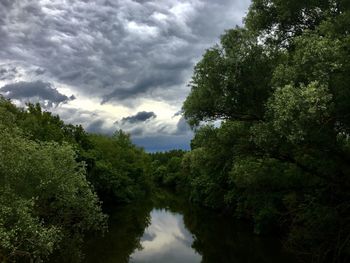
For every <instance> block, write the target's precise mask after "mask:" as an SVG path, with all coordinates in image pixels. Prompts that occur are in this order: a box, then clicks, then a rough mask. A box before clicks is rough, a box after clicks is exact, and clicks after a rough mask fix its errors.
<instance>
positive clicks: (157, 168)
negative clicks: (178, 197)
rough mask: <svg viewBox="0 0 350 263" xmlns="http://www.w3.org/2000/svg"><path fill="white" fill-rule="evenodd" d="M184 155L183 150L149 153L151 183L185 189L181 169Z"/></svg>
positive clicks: (184, 179)
mask: <svg viewBox="0 0 350 263" xmlns="http://www.w3.org/2000/svg"><path fill="white" fill-rule="evenodd" d="M184 154H185V151H183V150H171V151H168V152H155V153H151V154H150V159H151V161H152V165H151V166H152V173H151V176H152V179H153V181H154V182H155V183H156V184H157V185H159V186H166V187H173V188H180V187H181V188H183V187H185V182H186V178H185V175H184V174H183V173H182V168H181V163H182V159H183V156H184Z"/></svg>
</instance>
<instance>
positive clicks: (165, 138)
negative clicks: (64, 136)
mask: <svg viewBox="0 0 350 263" xmlns="http://www.w3.org/2000/svg"><path fill="white" fill-rule="evenodd" d="M248 6H249V0H215V1H212V0H191V1H189V0H133V1H132V0H0V93H1V94H3V95H4V96H6V97H9V98H11V99H13V101H14V102H15V103H17V104H22V105H23V103H25V102H26V101H31V102H40V103H41V104H42V105H43V106H44V107H45V109H47V110H49V111H52V112H54V113H55V114H59V115H60V117H61V118H62V119H63V120H64V121H66V122H68V123H73V124H82V125H83V126H84V127H85V128H86V129H87V130H88V131H89V132H96V133H107V134H111V133H113V132H114V131H115V130H116V129H123V130H125V131H127V132H129V133H130V134H131V135H132V138H133V141H134V142H135V143H136V144H138V145H140V146H143V147H145V149H146V150H148V151H156V150H169V149H173V148H183V149H188V147H189V141H190V139H191V137H192V132H191V130H190V129H189V127H188V125H187V124H186V122H185V120H184V119H183V118H182V117H181V115H180V114H179V111H180V110H181V106H182V103H183V101H184V99H185V98H186V96H187V95H188V93H189V88H188V86H187V84H188V83H189V80H190V78H191V75H192V72H193V66H194V65H195V63H196V62H198V61H199V60H200V58H201V56H202V54H203V52H204V51H205V50H206V49H207V48H209V47H211V46H212V45H213V44H215V43H217V42H218V41H219V37H220V35H221V34H222V33H223V32H224V31H225V30H226V29H229V28H232V27H235V26H236V25H241V24H242V19H243V17H244V16H245V14H246V12H247V9H248Z"/></svg>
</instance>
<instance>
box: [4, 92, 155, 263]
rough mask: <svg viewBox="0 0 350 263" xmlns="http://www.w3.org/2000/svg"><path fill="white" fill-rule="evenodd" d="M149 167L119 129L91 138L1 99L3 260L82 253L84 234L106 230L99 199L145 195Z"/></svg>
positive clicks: (32, 109) (48, 116)
mask: <svg viewBox="0 0 350 263" xmlns="http://www.w3.org/2000/svg"><path fill="white" fill-rule="evenodd" d="M149 169H150V161H149V157H148V155H147V154H146V153H145V152H144V151H143V149H141V148H138V147H136V146H135V145H133V144H132V143H131V140H130V137H129V135H128V134H126V133H124V132H122V131H116V132H115V133H114V135H113V136H104V135H95V134H88V133H87V132H86V131H85V130H84V129H83V128H82V127H81V126H74V125H71V124H65V123H64V122H63V121H62V120H61V119H60V118H59V116H54V115H52V114H51V113H50V112H47V111H43V110H42V108H41V107H40V105H39V104H28V105H27V107H26V108H25V109H23V108H18V107H16V106H15V105H14V104H13V103H11V101H10V100H7V99H5V98H3V97H0V262H12V261H16V260H24V261H28V262H29V261H30V260H39V261H40V260H45V259H48V258H49V256H50V255H52V254H53V253H54V254H60V253H61V254H62V255H64V258H67V255H72V257H73V253H80V251H79V249H74V248H79V246H81V245H82V242H83V241H82V240H83V238H84V236H85V234H86V233H88V232H93V231H99V232H104V231H106V230H107V215H105V214H104V213H103V211H102V203H101V201H104V203H110V202H113V203H115V204H125V203H129V202H131V201H133V200H136V199H140V198H142V197H144V196H145V195H147V193H148V192H149V190H150V185H151V183H150V179H149ZM80 256H81V255H80ZM74 258H75V259H77V258H78V257H77V255H74Z"/></svg>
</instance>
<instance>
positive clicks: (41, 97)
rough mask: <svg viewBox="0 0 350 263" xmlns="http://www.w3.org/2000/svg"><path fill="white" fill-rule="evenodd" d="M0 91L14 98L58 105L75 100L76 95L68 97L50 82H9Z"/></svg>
mask: <svg viewBox="0 0 350 263" xmlns="http://www.w3.org/2000/svg"><path fill="white" fill-rule="evenodd" d="M0 93H1V94H2V95H3V96H5V97H7V98H11V99H14V100H19V101H21V102H41V103H43V104H44V105H48V106H58V105H59V104H61V103H66V102H68V101H70V100H74V99H75V97H74V96H73V95H72V96H71V97H67V96H66V95H63V94H61V93H59V92H58V91H57V89H55V88H54V87H52V85H51V84H50V83H48V82H42V81H35V82H23V81H20V82H17V83H14V84H7V85H5V86H3V87H2V88H0Z"/></svg>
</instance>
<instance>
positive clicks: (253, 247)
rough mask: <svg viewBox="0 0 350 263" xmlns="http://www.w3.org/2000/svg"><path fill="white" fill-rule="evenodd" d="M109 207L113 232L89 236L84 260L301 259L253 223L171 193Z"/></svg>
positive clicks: (241, 262) (214, 262)
mask: <svg viewBox="0 0 350 263" xmlns="http://www.w3.org/2000/svg"><path fill="white" fill-rule="evenodd" d="M107 210H108V211H107V212H108V213H109V214H110V218H109V231H108V233H107V234H106V235H105V236H103V237H101V236H91V237H89V238H88V240H87V241H86V242H85V248H84V254H85V259H84V260H83V262H89V263H90V262H91V263H92V262H94V263H99V262H101V263H112V262H113V263H124V262H135V263H141V262H152V263H158V262H162V263H187V262H188V263H190V262H204V263H207V262H210V263H221V262H222V263H224V262H225V263H226V262H230V263H231V262H232V263H255V262H256V263H264V262H266V263H275V262H276V263H281V262H283V263H295V262H296V260H295V259H294V258H293V257H292V256H291V255H290V254H288V253H287V252H286V251H284V249H283V247H282V245H281V242H280V241H279V239H278V238H276V237H261V236H256V235H254V234H253V233H252V227H251V226H250V225H249V224H246V223H244V222H242V221H238V220H235V219H233V218H232V217H230V216H227V215H221V214H218V213H216V212H213V211H209V210H207V209H202V208H199V207H196V206H193V205H191V204H188V203H187V202H185V201H184V200H181V198H179V197H178V196H176V195H174V194H171V193H168V192H162V193H160V194H158V195H157V198H153V199H152V200H144V201H143V202H139V203H133V204H131V205H127V206H123V207H122V208H120V207H119V208H113V207H109V208H108V209H107Z"/></svg>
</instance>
